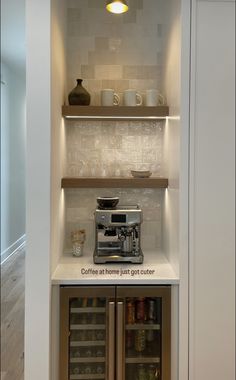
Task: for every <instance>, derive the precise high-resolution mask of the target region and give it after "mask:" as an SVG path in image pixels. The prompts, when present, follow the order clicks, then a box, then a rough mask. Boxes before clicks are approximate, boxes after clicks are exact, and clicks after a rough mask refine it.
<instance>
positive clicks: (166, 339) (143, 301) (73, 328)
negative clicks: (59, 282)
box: [60, 286, 171, 380]
mask: <svg viewBox="0 0 236 380" xmlns="http://www.w3.org/2000/svg"><path fill="white" fill-rule="evenodd" d="M170 305H171V288H170V286H154V287H149V286H142V287H141V286H98V287H84V286H76V287H70V286H65V287H61V291H60V380H87V379H91V380H92V379H94V380H96V379H97V380H98V379H101V380H170V339H171V334H170V317H171V310H170V307H171V306H170Z"/></svg>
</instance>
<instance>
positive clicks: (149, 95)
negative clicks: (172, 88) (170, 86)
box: [146, 89, 165, 107]
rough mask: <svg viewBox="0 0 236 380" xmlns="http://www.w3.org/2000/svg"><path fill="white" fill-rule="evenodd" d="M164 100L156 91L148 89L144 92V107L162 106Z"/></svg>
mask: <svg viewBox="0 0 236 380" xmlns="http://www.w3.org/2000/svg"><path fill="white" fill-rule="evenodd" d="M164 104H165V98H164V96H163V95H161V94H160V93H159V91H158V90H155V89H150V90H147V91H146V106H148V107H156V106H158V105H164Z"/></svg>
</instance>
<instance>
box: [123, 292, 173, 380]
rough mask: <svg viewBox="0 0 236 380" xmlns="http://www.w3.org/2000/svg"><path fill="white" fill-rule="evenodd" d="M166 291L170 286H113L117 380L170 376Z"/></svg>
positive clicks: (165, 378)
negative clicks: (114, 292)
mask: <svg viewBox="0 0 236 380" xmlns="http://www.w3.org/2000/svg"><path fill="white" fill-rule="evenodd" d="M170 294H171V293H170V287H149V286H145V287H139V286H134V287H118V288H117V309H116V313H117V316H116V322H117V325H116V338H117V340H116V362H117V366H116V379H117V380H124V379H125V380H133V379H134V378H135V379H137V380H144V379H145V380H146V379H148V380H170V313H171V309H170V298H171V297H170Z"/></svg>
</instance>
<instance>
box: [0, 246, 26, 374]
mask: <svg viewBox="0 0 236 380" xmlns="http://www.w3.org/2000/svg"><path fill="white" fill-rule="evenodd" d="M24 293H25V250H24V248H23V249H21V250H20V251H19V253H17V254H15V255H13V256H12V257H10V258H9V260H7V261H6V262H5V263H4V264H3V265H2V266H1V380H24V297H25V294H24Z"/></svg>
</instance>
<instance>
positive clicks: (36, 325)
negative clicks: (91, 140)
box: [25, 0, 51, 380]
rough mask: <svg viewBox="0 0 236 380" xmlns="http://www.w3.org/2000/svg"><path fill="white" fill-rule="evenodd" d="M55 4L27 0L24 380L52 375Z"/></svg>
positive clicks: (39, 378)
mask: <svg viewBox="0 0 236 380" xmlns="http://www.w3.org/2000/svg"><path fill="white" fill-rule="evenodd" d="M50 26H51V4H50V1H48V0H40V1H38V0H26V44H27V56H26V68H27V70H26V100H27V113H26V115H27V119H26V121H27V184H26V191H27V198H26V206H27V209H26V234H27V254H26V273H25V380H42V379H43V380H49V379H50V309H51V299H50V291H51V273H50V267H51V252H50V233H51V218H50V208H51V170H50V160H51V110H50V108H51V83H50V82H51V77H50V75H51V72H50V71H51V49H50V48H51V30H50Z"/></svg>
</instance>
